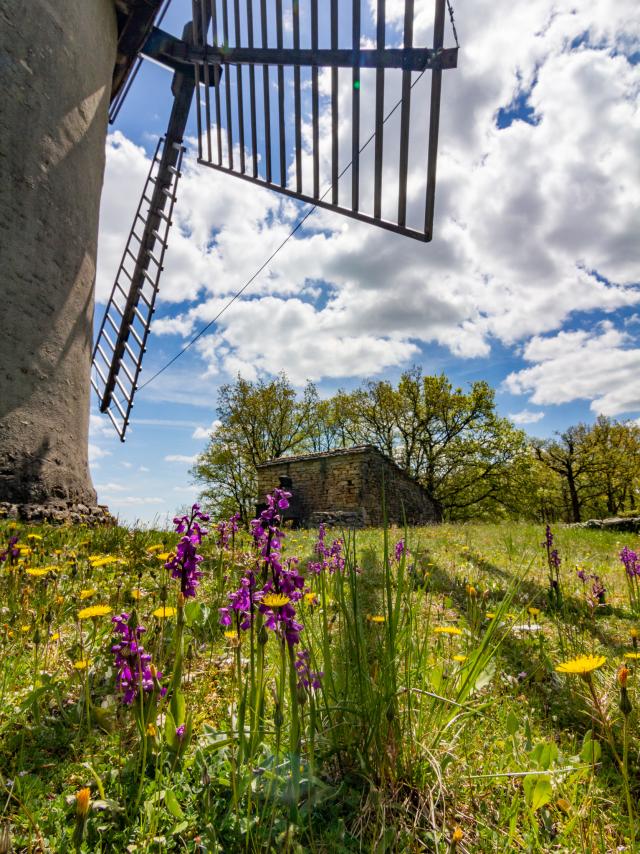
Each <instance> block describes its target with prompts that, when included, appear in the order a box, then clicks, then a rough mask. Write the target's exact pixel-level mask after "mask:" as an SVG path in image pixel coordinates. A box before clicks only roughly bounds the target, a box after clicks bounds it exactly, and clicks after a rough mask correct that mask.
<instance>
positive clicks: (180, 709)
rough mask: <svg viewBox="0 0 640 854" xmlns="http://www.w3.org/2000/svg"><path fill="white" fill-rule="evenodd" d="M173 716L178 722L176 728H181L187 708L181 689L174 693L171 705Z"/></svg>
mask: <svg viewBox="0 0 640 854" xmlns="http://www.w3.org/2000/svg"><path fill="white" fill-rule="evenodd" d="M170 709H171V714H172V715H173V719H174V721H175V722H176V726H181V725H182V724H183V723H184V719H185V715H186V711H187V707H186V703H185V700H184V694H183V693H182V691H181V690H180V689H179V688H176V690H175V691H174V692H173V697H172V698H171V704H170Z"/></svg>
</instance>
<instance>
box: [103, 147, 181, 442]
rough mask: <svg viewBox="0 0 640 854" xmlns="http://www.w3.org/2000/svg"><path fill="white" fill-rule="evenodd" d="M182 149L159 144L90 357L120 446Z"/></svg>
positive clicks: (160, 265) (150, 313)
mask: <svg viewBox="0 0 640 854" xmlns="http://www.w3.org/2000/svg"><path fill="white" fill-rule="evenodd" d="M183 153H184V148H183V147H182V145H180V144H179V143H175V142H174V143H172V144H169V145H166V144H165V139H164V137H163V138H162V139H160V141H159V142H158V146H157V148H156V151H155V154H154V156H153V160H152V161H151V168H150V169H149V174H148V175H147V180H146V182H145V186H144V190H143V193H142V197H141V199H140V203H139V205H138V209H137V211H136V215H135V217H134V220H133V225H132V226H131V231H130V232H129V238H128V240H127V245H126V248H125V250H124V253H123V255H122V261H121V262H120V267H119V268H118V274H117V276H116V279H115V282H114V285H113V289H112V291H111V296H110V297H109V301H108V303H107V308H106V311H105V314H104V318H103V320H102V325H101V327H100V331H99V332H98V336H97V338H96V343H95V346H94V351H93V364H92V376H91V384H92V386H93V388H94V390H95V392H96V394H97V395H98V398H99V400H100V411H101V412H104V413H106V414H107V415H108V416H109V418H110V419H111V422H112V423H113V426H114V427H115V429H116V432H117V433H118V436H119V437H120V439H121V440H122V441H124V435H125V433H126V430H127V427H128V425H129V421H130V416H131V409H132V407H133V397H134V394H135V392H136V388H137V383H138V377H139V375H140V370H141V366H142V357H143V355H144V353H145V349H146V343H147V337H148V335H149V329H150V326H151V319H152V317H153V312H154V307H155V301H156V295H157V293H158V284H159V281H160V273H161V272H162V269H163V261H164V254H165V251H166V249H167V243H168V237H169V229H170V228H171V224H172V215H173V206H174V204H175V201H176V190H177V185H178V180H179V178H180V175H181V171H180V170H181V165H182V156H183Z"/></svg>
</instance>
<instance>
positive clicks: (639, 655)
mask: <svg viewBox="0 0 640 854" xmlns="http://www.w3.org/2000/svg"><path fill="white" fill-rule="evenodd" d="M624 657H625V658H632V659H634V661H637V660H638V659H639V658H640V652H625V654H624Z"/></svg>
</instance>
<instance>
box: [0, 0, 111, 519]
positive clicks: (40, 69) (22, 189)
mask: <svg viewBox="0 0 640 854" xmlns="http://www.w3.org/2000/svg"><path fill="white" fill-rule="evenodd" d="M116 43H117V27H116V16H115V9H114V2H113V0H29V2H28V3H25V2H24V0H0V176H1V179H0V259H1V261H0V297H1V300H2V307H1V310H0V501H6V502H13V503H27V504H28V503H44V504H46V503H50V502H55V501H56V500H62V501H67V502H74V503H82V504H93V503H95V492H94V490H93V486H92V484H91V478H90V475H89V468H88V460H87V438H88V422H89V368H90V356H91V342H92V321H93V283H94V277H95V266H96V245H97V236H98V214H99V206H100V191H101V188H102V179H103V172H104V147H105V135H106V128H107V109H108V104H109V97H110V88H111V77H112V73H113V66H114V59H115V52H116Z"/></svg>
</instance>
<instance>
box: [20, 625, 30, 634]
mask: <svg viewBox="0 0 640 854" xmlns="http://www.w3.org/2000/svg"><path fill="white" fill-rule="evenodd" d="M20 631H21V632H25V633H26V632H29V631H31V626H26V625H25V626H20Z"/></svg>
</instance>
